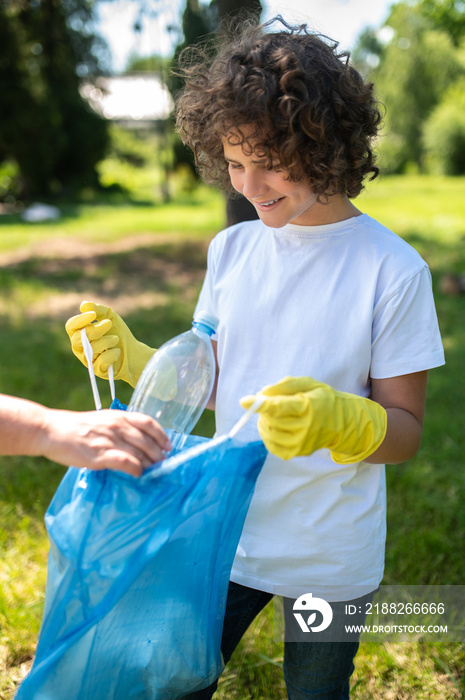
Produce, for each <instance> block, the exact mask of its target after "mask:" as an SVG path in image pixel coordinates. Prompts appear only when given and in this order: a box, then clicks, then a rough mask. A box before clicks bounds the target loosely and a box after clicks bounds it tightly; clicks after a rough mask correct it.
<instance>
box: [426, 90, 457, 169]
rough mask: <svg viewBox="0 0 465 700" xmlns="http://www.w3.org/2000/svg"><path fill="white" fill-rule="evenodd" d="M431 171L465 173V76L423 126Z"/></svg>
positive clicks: (449, 91)
mask: <svg viewBox="0 0 465 700" xmlns="http://www.w3.org/2000/svg"><path fill="white" fill-rule="evenodd" d="M423 137H424V144H425V150H426V157H427V162H428V166H429V170H430V171H431V172H438V173H441V174H444V175H463V174H465V78H462V79H461V80H459V81H458V82H457V83H455V84H453V85H452V86H451V87H450V88H449V89H448V90H447V92H446V94H445V95H444V98H443V99H442V101H441V102H440V104H439V105H438V106H437V107H436V108H435V109H434V111H433V112H432V114H431V116H430V117H429V119H428V120H427V121H426V123H425V124H424V127H423Z"/></svg>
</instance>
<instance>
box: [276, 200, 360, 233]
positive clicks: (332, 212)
mask: <svg viewBox="0 0 465 700" xmlns="http://www.w3.org/2000/svg"><path fill="white" fill-rule="evenodd" d="M362 214H363V212H361V211H360V209H357V207H356V206H355V205H354V204H352V202H351V201H350V199H349V198H348V197H347V196H346V195H334V196H333V197H331V198H330V200H329V202H328V203H327V204H319V203H318V202H316V203H315V204H314V205H313V206H312V207H311V209H309V210H307V212H305V214H303V215H302V216H300V217H297V219H295V220H294V221H290V222H289V223H291V224H297V225H298V226H322V225H324V224H337V223H338V222H339V221H346V219H352V218H353V217H354V216H361V215H362Z"/></svg>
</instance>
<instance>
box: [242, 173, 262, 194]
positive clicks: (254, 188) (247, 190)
mask: <svg viewBox="0 0 465 700" xmlns="http://www.w3.org/2000/svg"><path fill="white" fill-rule="evenodd" d="M266 190H267V186H266V183H265V182H264V180H263V177H262V175H261V173H256V172H255V173H254V172H252V173H246V174H245V175H244V179H243V182H242V194H243V195H244V197H246V198H247V199H257V197H261V196H262V195H263V194H265V192H266Z"/></svg>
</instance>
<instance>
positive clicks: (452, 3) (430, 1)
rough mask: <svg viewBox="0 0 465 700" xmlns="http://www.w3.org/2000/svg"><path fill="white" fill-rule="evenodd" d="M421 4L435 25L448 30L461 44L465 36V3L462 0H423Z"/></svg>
mask: <svg viewBox="0 0 465 700" xmlns="http://www.w3.org/2000/svg"><path fill="white" fill-rule="evenodd" d="M420 6H421V8H422V10H423V12H424V13H425V15H426V16H427V17H429V18H430V20H431V21H432V23H433V24H434V26H435V27H438V28H439V29H443V30H444V31H446V32H447V33H448V34H449V36H450V37H451V39H452V41H453V42H454V44H455V45H456V46H459V45H460V40H461V39H462V37H463V36H465V5H464V3H463V2H462V0H421V3H420Z"/></svg>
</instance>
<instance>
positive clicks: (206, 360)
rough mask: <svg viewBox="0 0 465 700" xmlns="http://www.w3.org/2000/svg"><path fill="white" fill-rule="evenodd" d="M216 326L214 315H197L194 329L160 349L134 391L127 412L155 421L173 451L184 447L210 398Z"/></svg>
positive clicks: (212, 382)
mask: <svg viewBox="0 0 465 700" xmlns="http://www.w3.org/2000/svg"><path fill="white" fill-rule="evenodd" d="M217 326H218V319H217V318H216V317H215V316H213V315H211V314H208V313H206V312H203V311H200V312H198V313H197V314H196V315H195V317H194V320H193V322H192V328H191V330H189V331H186V332H185V333H181V335H178V336H176V337H175V338H172V339H171V340H169V341H168V342H166V343H164V344H163V345H162V346H161V347H160V348H159V350H157V352H156V353H155V354H154V355H153V357H152V358H151V359H150V360H149V362H148V363H147V365H146V366H145V368H144V371H143V372H142V374H141V376H140V379H139V381H138V383H137V386H136V388H135V389H134V393H133V395H132V398H131V401H130V403H129V406H128V410H129V411H139V412H141V413H146V414H148V415H149V416H152V417H153V418H155V420H157V421H158V422H159V423H160V424H161V425H162V426H163V427H164V428H165V429H166V430H168V431H169V435H170V438H171V443H172V445H173V449H179V448H180V447H181V446H182V440H183V436H184V435H189V434H190V432H191V431H192V429H193V428H194V426H195V424H196V423H197V421H198V420H199V418H200V416H201V414H202V412H203V410H204V409H205V406H206V405H207V403H208V399H209V398H210V395H211V392H212V389H213V384H214V381H215V373H216V365H215V356H214V354H213V348H212V344H211V336H212V335H213V334H214V333H215V331H216V328H217ZM170 431H173V433H171V432H170Z"/></svg>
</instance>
